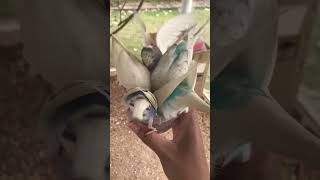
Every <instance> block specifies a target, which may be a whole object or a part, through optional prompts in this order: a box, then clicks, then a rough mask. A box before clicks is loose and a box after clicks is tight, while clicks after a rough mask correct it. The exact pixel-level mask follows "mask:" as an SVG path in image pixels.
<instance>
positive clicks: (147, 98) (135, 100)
mask: <svg viewBox="0 0 320 180" xmlns="http://www.w3.org/2000/svg"><path fill="white" fill-rule="evenodd" d="M124 101H125V104H126V106H127V107H128V110H129V112H128V113H129V118H130V120H133V119H135V120H138V121H140V122H143V123H148V121H149V120H153V119H154V118H155V117H156V116H157V105H156V100H155V97H154V96H153V94H152V93H151V92H150V91H147V90H141V89H139V88H135V89H134V90H132V91H129V92H128V95H126V96H125V98H124Z"/></svg>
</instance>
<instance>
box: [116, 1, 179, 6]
mask: <svg viewBox="0 0 320 180" xmlns="http://www.w3.org/2000/svg"><path fill="white" fill-rule="evenodd" d="M174 1H177V2H180V1H178V0H145V1H144V2H150V3H158V2H174ZM129 2H140V0H130V1H129ZM123 3H124V0H111V1H110V6H111V7H112V6H113V7H115V6H118V5H119V4H120V5H122V4H123Z"/></svg>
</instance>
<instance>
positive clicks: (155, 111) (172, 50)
mask: <svg viewBox="0 0 320 180" xmlns="http://www.w3.org/2000/svg"><path fill="white" fill-rule="evenodd" d="M134 19H135V20H136V22H138V24H139V26H140V27H141V30H142V33H143V37H144V46H143V48H142V50H141V60H139V58H138V57H135V56H134V55H133V54H132V53H131V52H130V51H129V50H127V49H126V48H125V46H124V45H123V44H122V43H121V42H120V40H119V39H118V38H117V37H116V36H115V35H112V49H111V54H112V57H111V60H112V64H113V65H114V66H115V68H116V69H117V78H118V80H119V82H120V85H122V86H123V87H125V88H126V89H127V91H128V92H127V94H126V95H125V97H124V102H125V104H126V106H127V108H128V110H129V113H128V115H129V119H130V120H138V121H140V122H143V123H145V124H148V127H149V128H154V129H156V130H159V131H163V130H166V129H164V127H163V126H162V125H163V124H167V123H168V122H170V121H172V120H174V119H175V118H176V117H177V115H178V114H179V113H182V112H184V111H187V110H188V107H193V108H196V109H199V110H202V111H209V110H210V108H209V105H208V104H207V103H206V102H204V101H203V100H202V99H201V98H200V97H199V96H198V95H197V94H196V93H195V92H194V86H195V81H196V75H197V74H196V73H197V72H196V67H197V66H196V63H195V62H193V59H192V57H193V46H194V45H195V43H196V41H197V40H198V38H199V35H200V34H201V32H202V31H203V28H204V27H205V25H206V24H207V23H208V22H209V21H206V23H205V24H204V25H202V26H200V27H198V26H197V23H196V21H195V19H194V17H193V16H192V15H191V14H187V13H186V14H181V15H178V16H176V17H174V18H172V19H170V20H169V21H167V22H166V23H165V24H164V25H163V26H162V27H161V28H160V29H159V30H158V32H157V33H150V32H147V30H146V26H145V24H144V22H143V21H142V20H141V19H140V18H139V15H138V13H136V14H135V15H134Z"/></svg>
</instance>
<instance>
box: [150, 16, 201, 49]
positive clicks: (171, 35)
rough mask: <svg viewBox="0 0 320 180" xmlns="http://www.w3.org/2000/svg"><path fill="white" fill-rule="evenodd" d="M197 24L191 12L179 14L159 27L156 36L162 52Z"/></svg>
mask: <svg viewBox="0 0 320 180" xmlns="http://www.w3.org/2000/svg"><path fill="white" fill-rule="evenodd" d="M195 25H196V22H195V19H194V18H193V16H191V15H190V14H183V15H179V16H176V17H174V18H172V19H170V20H169V21H167V22H166V23H165V24H164V25H163V26H162V27H161V28H160V29H159V31H158V33H157V37H156V43H157V46H158V48H159V49H160V51H161V52H162V54H164V53H165V52H166V51H167V49H168V48H169V47H171V46H172V45H173V44H174V43H176V42H177V40H179V38H180V37H181V36H182V35H183V34H184V33H186V32H188V31H190V30H191V29H192V28H193V27H194V26H195Z"/></svg>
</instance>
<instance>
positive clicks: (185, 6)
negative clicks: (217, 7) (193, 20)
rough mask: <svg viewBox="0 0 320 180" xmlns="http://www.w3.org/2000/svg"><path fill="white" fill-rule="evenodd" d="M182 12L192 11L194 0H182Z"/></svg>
mask: <svg viewBox="0 0 320 180" xmlns="http://www.w3.org/2000/svg"><path fill="white" fill-rule="evenodd" d="M181 3H182V4H181V14H188V13H191V10H192V0H182V2H181Z"/></svg>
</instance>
